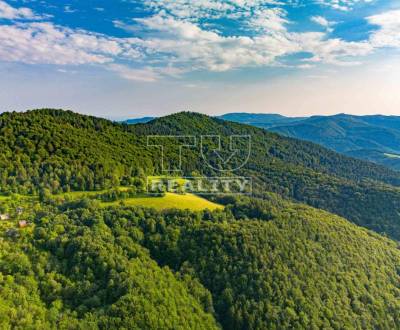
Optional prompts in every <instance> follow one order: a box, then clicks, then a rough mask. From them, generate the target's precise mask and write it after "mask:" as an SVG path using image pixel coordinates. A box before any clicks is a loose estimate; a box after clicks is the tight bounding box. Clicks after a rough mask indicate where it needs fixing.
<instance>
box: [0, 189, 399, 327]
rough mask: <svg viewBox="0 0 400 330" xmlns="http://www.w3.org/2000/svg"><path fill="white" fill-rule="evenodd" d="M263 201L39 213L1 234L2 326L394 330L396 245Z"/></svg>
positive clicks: (302, 209)
mask: <svg viewBox="0 0 400 330" xmlns="http://www.w3.org/2000/svg"><path fill="white" fill-rule="evenodd" d="M265 197H266V199H265V200H257V199H248V198H241V199H234V198H231V197H230V198H226V199H225V202H226V203H228V204H229V205H228V208H227V210H225V211H217V212H208V211H207V212H201V213H191V212H186V211H169V212H162V213H161V212H157V211H155V210H149V209H141V208H123V207H118V208H108V209H98V208H96V207H95V205H90V204H89V205H88V204H85V203H84V202H82V203H81V204H75V205H74V207H71V205H69V207H67V208H66V206H64V205H60V206H59V207H60V209H59V208H58V207H54V206H52V207H50V206H44V207H43V209H41V210H38V212H37V213H36V215H34V216H33V217H32V219H30V220H31V221H32V223H33V224H32V228H31V229H30V228H28V229H25V230H17V235H9V234H8V231H3V230H0V236H1V240H0V247H1V249H0V255H1V258H0V284H1V290H0V298H1V299H0V312H1V313H0V327H1V328H4V329H7V328H20V329H22V328H24V329H43V328H46V329H71V328H73V329H217V328H218V324H217V321H218V323H219V324H221V325H222V327H223V329H226V330H236V329H321V328H326V329H328V328H333V329H396V328H398V325H399V324H400V319H399V315H400V304H399V297H400V269H399V265H400V251H399V249H398V248H397V245H398V244H396V243H395V242H393V241H390V240H389V239H386V238H383V237H380V236H379V235H377V234H375V233H372V232H369V231H367V230H365V229H361V228H359V227H357V226H355V225H353V224H350V223H349V222H348V221H346V220H344V219H341V218H339V217H336V216H333V215H331V214H329V213H326V212H323V211H320V210H316V209H312V208H310V207H307V206H304V205H297V204H293V203H290V202H285V201H283V200H281V199H280V198H278V197H276V196H273V195H268V196H265ZM17 315H18V317H17Z"/></svg>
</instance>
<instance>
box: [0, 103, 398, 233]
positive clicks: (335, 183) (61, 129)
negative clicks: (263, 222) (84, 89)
mask: <svg viewBox="0 0 400 330" xmlns="http://www.w3.org/2000/svg"><path fill="white" fill-rule="evenodd" d="M210 134H220V135H221V136H222V137H223V138H222V144H223V145H225V146H226V145H228V144H229V143H228V140H227V137H229V136H230V135H243V134H245V135H250V136H251V141H252V145H251V154H250V157H249V159H248V162H247V163H246V164H245V166H244V167H242V168H241V169H240V170H238V171H236V172H235V173H236V175H241V176H246V177H252V178H253V184H254V191H253V195H254V196H256V197H261V198H262V197H263V195H264V194H265V192H275V193H278V194H279V195H281V196H282V197H284V198H288V199H292V200H296V201H300V202H303V203H306V204H308V205H311V206H314V207H317V208H320V209H324V210H327V211H329V212H332V213H335V214H338V215H340V216H343V217H345V218H347V219H349V220H350V221H352V222H354V223H356V224H358V225H361V226H364V227H367V228H369V229H372V230H375V231H377V232H380V233H386V234H387V235H389V236H390V237H393V238H396V239H400V190H399V186H400V173H398V172H396V171H391V170H389V169H387V168H385V167H381V166H378V165H374V164H372V163H368V162H363V161H359V160H356V159H353V158H348V157H345V156H342V155H340V154H338V153H335V152H333V151H330V150H327V149H325V148H323V147H320V146H318V145H315V144H313V143H309V142H304V141H299V140H295V139H291V138H285V137H281V136H279V135H277V134H274V133H270V132H267V131H265V130H263V129H259V128H256V127H253V126H249V125H242V124H236V123H230V122H226V121H223V120H221V119H216V118H211V117H208V116H205V115H200V114H195V113H179V114H175V115H171V116H167V117H163V118H159V119H156V120H153V121H151V122H149V123H146V124H137V125H125V124H118V123H113V122H110V121H107V120H104V119H99V118H94V117H89V116H82V115H78V114H75V113H73V112H65V111H62V110H38V111H30V112H26V113H4V114H2V115H1V116H0V141H1V144H0V150H1V156H0V170H1V173H0V174H1V176H0V186H1V191H2V192H3V193H8V192H19V193H23V194H29V193H31V194H38V193H39V192H40V191H41V190H42V189H49V190H50V191H52V192H53V193H61V192H67V191H74V190H78V191H82V190H100V189H107V188H110V187H113V186H118V185H130V184H132V185H138V184H139V185H140V182H143V181H145V178H146V175H157V174H162V168H161V167H162V162H161V151H160V149H159V148H154V147H147V136H149V135H195V136H197V137H199V136H200V135H210ZM170 147H175V145H174V144H173V143H172V144H171V146H170ZM183 155H184V158H183V163H182V170H183V173H182V174H183V175H186V176H192V174H193V173H194V172H197V173H200V174H201V175H206V176H215V175H216V176H220V175H221V173H220V172H219V171H218V170H215V169H212V168H211V167H209V166H208V165H207V164H206V163H205V162H204V159H203V157H202V152H201V150H200V148H199V145H198V146H197V147H195V148H185V152H184V153H183ZM168 157H169V160H170V161H173V162H174V163H176V162H178V161H179V150H177V149H175V150H172V151H171V152H170V153H169V155H168ZM233 161H234V162H238V163H240V162H241V158H240V157H238V158H237V159H236V158H234V159H233ZM233 165H235V164H233ZM236 165H237V164H236Z"/></svg>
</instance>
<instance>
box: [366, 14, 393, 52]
mask: <svg viewBox="0 0 400 330" xmlns="http://www.w3.org/2000/svg"><path fill="white" fill-rule="evenodd" d="M367 20H368V22H369V23H370V24H374V25H377V26H379V30H377V31H375V32H374V33H372V35H371V38H370V40H371V43H372V45H373V46H374V47H395V48H400V10H392V11H388V12H386V13H382V14H378V15H374V16H370V17H367Z"/></svg>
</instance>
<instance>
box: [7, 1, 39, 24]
mask: <svg viewBox="0 0 400 330" xmlns="http://www.w3.org/2000/svg"><path fill="white" fill-rule="evenodd" d="M1 18H3V19H9V20H18V19H26V20H36V19H40V18H41V17H40V16H38V15H36V14H35V13H34V12H33V11H32V10H31V9H29V8H25V7H21V8H14V7H12V6H10V5H9V4H8V3H6V2H4V1H0V19H1Z"/></svg>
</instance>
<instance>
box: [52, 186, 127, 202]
mask: <svg viewBox="0 0 400 330" xmlns="http://www.w3.org/2000/svg"><path fill="white" fill-rule="evenodd" d="M114 189H116V190H119V191H127V190H129V187H122V186H121V187H117V188H114ZM109 191H110V189H104V190H97V191H71V192H67V193H63V194H59V195H55V196H56V197H63V198H68V199H70V200H76V199H82V198H86V197H94V196H97V195H101V194H105V193H107V192H109Z"/></svg>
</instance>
